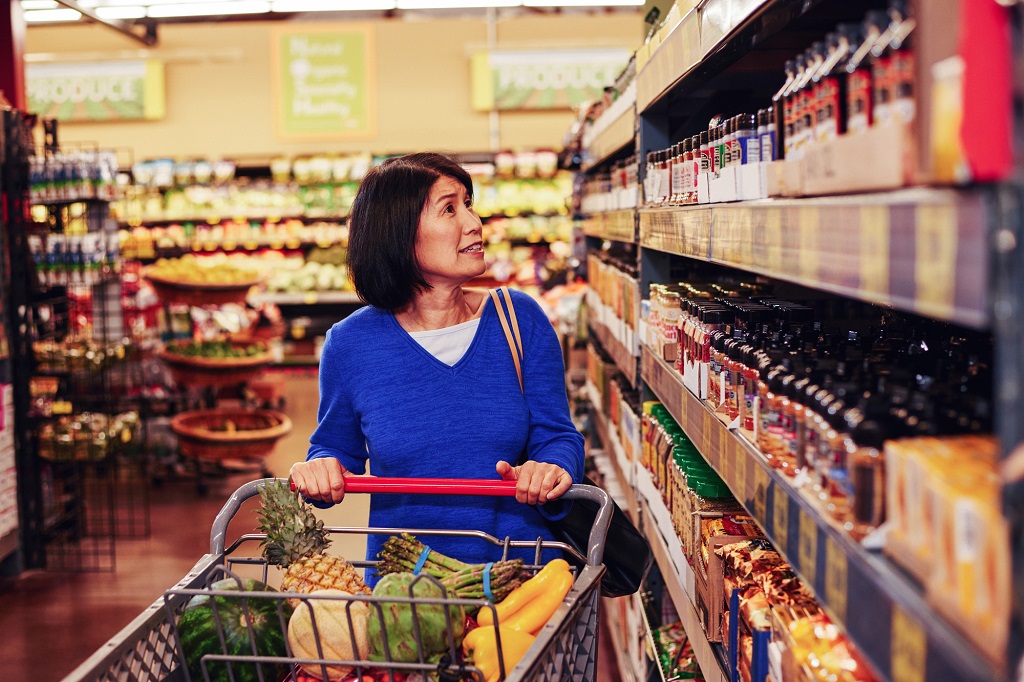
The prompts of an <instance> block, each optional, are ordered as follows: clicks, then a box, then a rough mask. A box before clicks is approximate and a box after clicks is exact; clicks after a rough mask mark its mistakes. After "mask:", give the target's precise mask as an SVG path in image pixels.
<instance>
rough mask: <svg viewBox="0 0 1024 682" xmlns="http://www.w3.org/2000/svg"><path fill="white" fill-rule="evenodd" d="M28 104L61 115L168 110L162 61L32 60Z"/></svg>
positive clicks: (116, 117)
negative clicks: (165, 103)
mask: <svg viewBox="0 0 1024 682" xmlns="http://www.w3.org/2000/svg"><path fill="white" fill-rule="evenodd" d="M25 80H26V90H27V92H28V106H29V110H30V111H32V112H34V113H37V114H40V115H42V116H44V117H47V118H56V119H57V120H60V121H132V120H140V119H159V118H163V116H164V108H165V107H164V65H163V63H162V62H159V61H155V60H151V59H149V60H133V61H122V62H81V63H75V64H29V65H28V66H27V67H26V68H25Z"/></svg>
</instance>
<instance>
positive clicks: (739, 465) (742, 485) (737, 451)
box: [728, 437, 750, 504]
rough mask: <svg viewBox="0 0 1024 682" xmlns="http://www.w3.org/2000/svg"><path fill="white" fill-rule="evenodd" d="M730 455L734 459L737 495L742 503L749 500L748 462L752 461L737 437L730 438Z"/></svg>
mask: <svg viewBox="0 0 1024 682" xmlns="http://www.w3.org/2000/svg"><path fill="white" fill-rule="evenodd" d="M729 443H730V445H729V448H728V450H729V456H730V457H731V458H732V460H733V478H734V479H735V481H736V495H737V497H739V500H740V504H746V502H747V463H748V462H749V461H750V460H749V458H748V457H747V453H746V451H745V450H744V449H743V448H741V447H740V444H739V443H737V442H736V439H735V438H734V437H733V438H730V439H729Z"/></svg>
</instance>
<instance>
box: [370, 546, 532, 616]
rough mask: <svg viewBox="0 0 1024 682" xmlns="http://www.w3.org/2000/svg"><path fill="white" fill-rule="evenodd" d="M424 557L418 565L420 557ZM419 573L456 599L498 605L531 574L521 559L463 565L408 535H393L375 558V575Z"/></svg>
mask: <svg viewBox="0 0 1024 682" xmlns="http://www.w3.org/2000/svg"><path fill="white" fill-rule="evenodd" d="M424 553H426V557H425V558H424V559H423V560H422V562H421V557H422V555H423V554H424ZM417 565H419V571H420V572H422V573H425V574H426V575H429V576H432V577H434V578H437V579H438V580H439V581H440V583H441V585H442V586H443V587H444V588H445V590H446V591H447V592H448V595H449V596H451V597H455V598H458V599H487V600H489V601H494V602H500V601H501V600H502V599H504V598H505V597H507V596H508V595H509V594H510V593H511V592H512V591H513V590H514V589H516V588H517V587H519V586H520V585H521V584H522V583H523V582H524V581H526V580H529V579H530V572H529V571H528V570H527V569H526V567H525V566H524V565H523V561H522V559H510V560H507V561H495V562H493V563H491V564H466V563H463V562H461V561H459V560H458V559H453V558H451V557H448V556H445V555H444V554H441V553H440V552H435V551H433V550H431V549H430V548H429V547H427V546H426V545H424V544H423V543H422V542H420V541H419V540H417V539H416V538H414V537H413V536H412V535H409V534H408V533H403V534H402V535H400V536H399V535H394V536H392V537H390V538H389V539H388V541H387V542H385V543H384V546H383V547H382V548H381V551H380V553H379V554H378V555H377V573H379V574H380V575H382V576H386V575H389V574H391V573H414V572H417V570H416V567H417ZM488 565H489V566H490V570H489V573H490V575H489V583H490V592H491V594H490V595H488V594H487V591H486V589H485V588H484V569H485V568H486V567H487V566H488Z"/></svg>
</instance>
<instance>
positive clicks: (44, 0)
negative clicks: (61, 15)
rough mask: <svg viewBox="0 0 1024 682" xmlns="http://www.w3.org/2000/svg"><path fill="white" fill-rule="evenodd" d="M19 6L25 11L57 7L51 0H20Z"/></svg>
mask: <svg viewBox="0 0 1024 682" xmlns="http://www.w3.org/2000/svg"><path fill="white" fill-rule="evenodd" d="M21 8H22V9H23V10H25V11H26V12H28V11H30V10H35V9H57V3H56V2H54V1H53V0H21Z"/></svg>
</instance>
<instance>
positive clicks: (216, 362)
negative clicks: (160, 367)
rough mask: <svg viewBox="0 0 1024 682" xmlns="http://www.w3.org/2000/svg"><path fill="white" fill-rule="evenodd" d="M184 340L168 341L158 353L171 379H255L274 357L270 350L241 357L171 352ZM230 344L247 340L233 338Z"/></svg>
mask: <svg viewBox="0 0 1024 682" xmlns="http://www.w3.org/2000/svg"><path fill="white" fill-rule="evenodd" d="M186 343H187V342H182V343H181V344H168V345H167V346H166V347H164V348H163V349H162V350H160V351H159V352H158V353H157V356H158V357H159V358H160V359H161V360H163V361H164V363H166V365H167V368H168V369H169V370H170V372H171V376H172V377H173V378H174V380H175V381H177V382H178V383H180V384H183V385H185V386H211V387H222V386H237V385H239V384H244V383H246V382H247V381H250V380H251V379H255V378H256V377H257V376H259V375H260V374H261V373H262V372H263V370H264V369H266V368H267V367H268V366H269V365H270V364H271V363H272V362H273V361H274V355H273V353H271V352H270V351H269V350H266V351H264V352H262V353H258V354H256V355H246V356H241V357H195V356H186V355H181V354H179V353H175V352H174V350H175V347H176V346H178V345H186ZM231 345H232V346H245V345H247V344H245V343H241V342H232V343H231Z"/></svg>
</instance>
